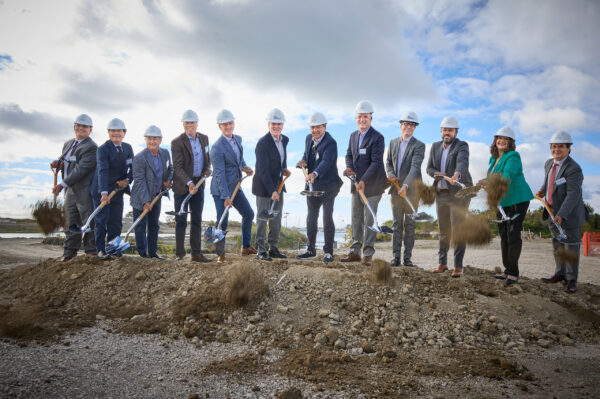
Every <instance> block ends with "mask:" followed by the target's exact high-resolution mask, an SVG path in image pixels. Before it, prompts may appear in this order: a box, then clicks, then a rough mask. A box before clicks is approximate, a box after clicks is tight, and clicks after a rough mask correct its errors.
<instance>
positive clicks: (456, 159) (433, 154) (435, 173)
mask: <svg viewBox="0 0 600 399" xmlns="http://www.w3.org/2000/svg"><path fill="white" fill-rule="evenodd" d="M458 128H459V126H458V120H457V119H456V118H455V117H453V116H447V117H445V118H444V119H442V123H441V124H440V130H441V133H442V140H441V141H438V142H435V143H433V144H432V145H431V150H430V152H429V161H428V162H427V174H428V175H429V176H431V177H433V178H434V179H435V182H434V184H435V186H436V190H437V193H436V200H435V203H436V209H437V214H438V224H439V227H440V247H439V252H438V256H439V265H438V267H437V269H434V270H433V272H434V273H443V272H445V271H446V270H448V266H447V264H448V262H447V260H448V249H449V248H450V239H451V236H452V231H453V230H454V229H455V228H456V227H457V226H458V225H460V223H461V222H462V221H463V220H464V218H465V215H466V212H467V209H468V208H469V202H470V199H469V198H457V197H455V194H456V193H457V192H458V190H459V189H460V188H459V186H458V185H457V184H456V182H457V181H460V182H462V183H463V184H464V185H466V186H472V185H473V181H472V179H471V175H470V174H469V144H467V142H466V141H461V140H460V139H458V137H456V136H457V135H458ZM465 248H466V246H465V244H464V243H456V244H455V246H454V270H453V271H452V277H460V276H462V273H463V258H464V256H465Z"/></svg>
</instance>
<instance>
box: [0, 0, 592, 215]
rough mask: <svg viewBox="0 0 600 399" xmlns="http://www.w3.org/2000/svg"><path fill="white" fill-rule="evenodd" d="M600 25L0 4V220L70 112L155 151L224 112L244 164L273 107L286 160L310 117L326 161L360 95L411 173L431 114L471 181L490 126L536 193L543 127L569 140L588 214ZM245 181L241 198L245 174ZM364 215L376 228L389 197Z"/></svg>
mask: <svg viewBox="0 0 600 399" xmlns="http://www.w3.org/2000/svg"><path fill="white" fill-rule="evenodd" d="M598 20H600V3H599V2H598V1H595V0H587V1H586V0H581V1H579V0H574V1H568V2H567V1H551V0H546V1H533V0H530V1H524V0H519V1H511V0H502V1H493V0H491V1H481V0H479V1H468V0H460V1H459V0H452V1H450V0H447V1H446V0H441V1H428V0H413V1H410V0H405V1H402V0H396V1H384V0H373V1H354V0H344V1H342V0H330V1H315V0H305V1H302V2H299V1H287V0H212V1H209V0H172V1H161V0H143V1H133V0H131V1H117V0H114V1H102V0H93V1H92V0H67V1H63V0H61V1H60V2H50V1H42V0H39V1H27V0H0V158H1V159H2V161H1V162H0V216H11V217H25V216H27V215H28V213H29V210H28V205H30V204H31V203H33V202H35V201H36V200H38V199H41V198H45V197H50V189H51V186H52V175H51V173H50V169H49V166H48V164H49V162H50V161H51V160H52V159H55V158H56V157H57V156H58V155H60V150H61V148H62V144H63V142H64V141H65V140H67V139H69V138H71V137H72V136H73V131H72V124H73V120H74V118H75V117H76V116H77V115H78V114H80V113H84V112H85V113H87V114H89V115H90V116H91V117H92V119H93V121H94V129H93V132H92V138H93V139H94V140H95V141H96V142H97V143H98V144H101V143H103V142H104V141H105V140H106V139H107V133H106V125H107V123H108V121H109V120H110V119H112V118H114V117H119V118H121V119H123V120H124V121H125V123H126V125H127V128H128V132H127V136H126V141H127V142H129V143H131V144H132V145H133V146H134V150H135V151H140V150H141V149H142V148H143V131H144V129H145V128H146V127H147V126H148V125H150V124H156V125H158V126H159V127H160V128H161V129H162V131H163V135H164V136H165V139H164V140H163V145H164V146H165V148H168V146H169V142H170V141H171V140H172V139H173V138H174V137H176V136H177V135H178V134H179V133H181V132H182V126H181V122H180V118H181V113H182V112H183V111H184V110H186V109H188V108H191V109H194V110H195V111H197V112H198V114H199V116H200V123H199V130H200V131H201V132H203V133H205V134H207V135H208V136H209V137H210V141H211V143H212V142H214V141H215V140H216V139H217V138H218V137H219V134H220V132H219V130H218V128H217V125H216V123H215V116H216V113H217V112H218V111H219V110H220V109H221V108H228V109H230V110H231V111H232V112H233V113H234V114H235V116H236V133H237V134H240V135H242V136H243V138H244V150H245V158H246V161H247V162H248V164H250V165H254V161H255V157H254V146H255V143H256V141H257V139H258V138H260V137H261V136H262V135H264V134H265V133H266V132H267V129H266V122H265V116H266V113H267V111H268V110H269V109H271V108H273V107H278V108H280V109H282V110H283V111H284V113H285V115H286V119H287V123H286V124H285V127H284V134H286V135H288V136H289V137H290V144H289V146H288V154H289V160H288V164H289V165H294V164H295V163H296V162H297V161H298V160H299V159H300V158H301V156H302V152H303V150H304V149H303V143H304V137H305V135H306V134H307V133H308V125H307V119H308V116H309V115H310V113H311V112H313V111H315V110H319V111H321V112H323V113H325V114H326V115H327V117H328V119H329V121H330V123H329V125H328V131H329V132H330V133H332V135H333V136H334V138H335V139H336V140H337V142H338V150H339V156H340V160H339V162H338V164H339V166H340V168H341V167H342V165H343V156H344V155H345V151H346V149H347V146H348V137H349V135H350V133H351V132H352V131H353V130H355V129H356V125H355V123H354V119H353V118H354V106H355V104H356V103H357V102H358V101H360V100H362V99H367V100H370V101H371V102H372V103H373V105H374V107H375V114H374V115H373V117H374V118H373V126H374V127H375V128H376V129H378V130H379V131H380V132H382V133H383V134H384V136H385V138H386V144H389V141H390V140H391V139H393V138H394V137H397V136H398V135H399V134H400V129H399V125H398V118H399V117H400V115H401V114H402V113H404V112H405V111H407V110H413V111H415V112H416V113H417V114H418V116H419V119H420V121H421V124H420V125H419V127H418V128H417V129H416V131H415V135H416V136H417V137H418V138H419V139H420V140H422V141H424V142H425V143H427V144H428V147H427V154H426V159H425V162H424V165H425V164H426V162H427V157H428V151H429V144H431V143H432V142H434V141H437V140H439V139H440V137H439V136H440V133H439V123H440V121H441V119H442V118H443V117H444V116H446V115H454V116H456V117H457V118H458V119H459V121H460V125H461V129H460V132H459V137H461V138H462V139H464V140H467V141H468V142H469V146H470V150H471V158H470V162H471V163H470V171H471V174H472V175H473V176H474V178H481V177H483V176H484V175H485V172H486V170H487V162H488V159H489V150H488V147H489V145H490V143H491V141H492V137H493V134H494V132H495V131H497V130H498V129H499V128H500V127H502V126H504V125H509V126H511V127H512V128H513V129H514V130H515V131H516V132H517V150H518V151H519V152H520V153H521V156H522V159H523V162H524V168H525V176H526V179H527V181H528V183H529V185H530V186H531V188H532V190H533V191H536V190H537V188H538V187H539V186H540V185H541V182H542V179H543V163H544V160H545V159H547V158H549V149H548V145H547V142H548V140H549V138H550V136H551V134H552V133H553V132H555V131H557V130H566V131H568V132H569V133H571V134H572V135H573V137H574V141H575V144H574V146H573V152H572V155H573V157H574V158H575V159H576V160H577V161H578V162H579V163H580V165H581V166H582V168H583V171H584V174H585V182H584V187H583V189H584V200H585V201H586V202H589V203H590V204H591V205H592V206H593V207H594V208H595V209H596V210H600V188H599V187H598V185H600V135H599V134H598V133H599V130H598V126H599V122H600V97H599V96H598V93H600V52H599V51H598V47H597V44H596V45H594V43H596V42H597V39H598V37H600V28H599V25H598V22H597V21H598ZM340 173H341V170H340ZM290 180H291V182H290V184H288V191H289V192H290V195H288V196H287V197H286V206H285V210H286V211H288V212H290V214H289V216H288V224H289V225H290V226H291V225H295V226H304V225H305V221H304V217H305V216H304V215H305V214H306V213H305V209H306V206H305V200H304V198H303V197H302V196H300V195H299V194H297V193H298V192H299V191H300V190H301V189H302V179H301V173H299V170H295V172H294V175H293V177H292V178H291V179H290ZM243 187H244V189H245V191H246V192H247V193H249V192H250V182H248V184H247V185H246V184H245V185H244V186H243ZM206 194H207V196H208V190H207V192H206ZM205 204H206V205H205V217H204V218H205V219H214V215H215V211H214V204H213V202H212V199H211V198H207V201H206V202H205ZM349 204H350V201H349V188H348V185H347V184H346V185H345V187H344V188H342V193H341V194H340V196H339V197H338V200H337V202H336V210H335V219H336V221H337V222H338V224H341V223H343V224H346V223H349V221H350V213H349ZM474 206H476V207H477V206H483V202H482V201H481V200H477V201H475V202H474ZM532 206H534V207H536V208H537V207H538V204H537V203H535V204H533V205H532ZM170 208H172V204H171V203H169V202H164V203H163V210H169V209H170ZM424 210H425V211H428V212H430V213H432V211H433V209H432V208H425V209H424ZM379 218H380V219H381V221H383V220H387V219H391V209H390V206H389V196H388V195H385V196H384V197H383V199H382V202H381V204H380V213H379ZM233 219H237V220H239V216H238V215H237V213H236V212H233Z"/></svg>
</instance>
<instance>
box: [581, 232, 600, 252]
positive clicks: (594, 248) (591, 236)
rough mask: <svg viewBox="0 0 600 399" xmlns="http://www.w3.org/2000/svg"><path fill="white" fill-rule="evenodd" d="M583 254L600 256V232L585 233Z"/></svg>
mask: <svg viewBox="0 0 600 399" xmlns="http://www.w3.org/2000/svg"><path fill="white" fill-rule="evenodd" d="M583 255H584V256H600V233H591V232H589V231H588V232H585V233H583Z"/></svg>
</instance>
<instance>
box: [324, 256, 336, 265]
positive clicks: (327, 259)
mask: <svg viewBox="0 0 600 399" xmlns="http://www.w3.org/2000/svg"><path fill="white" fill-rule="evenodd" d="M333 261H334V258H333V255H332V254H325V256H323V263H330V262H333Z"/></svg>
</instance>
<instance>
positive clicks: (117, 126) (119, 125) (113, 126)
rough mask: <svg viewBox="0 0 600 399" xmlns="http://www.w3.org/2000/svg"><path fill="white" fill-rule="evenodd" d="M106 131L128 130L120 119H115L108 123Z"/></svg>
mask: <svg viewBox="0 0 600 399" xmlns="http://www.w3.org/2000/svg"><path fill="white" fill-rule="evenodd" d="M106 130H125V131H127V128H126V127H125V123H124V122H123V121H122V120H120V119H119V118H114V119H111V120H110V122H108V126H107V127H106Z"/></svg>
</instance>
